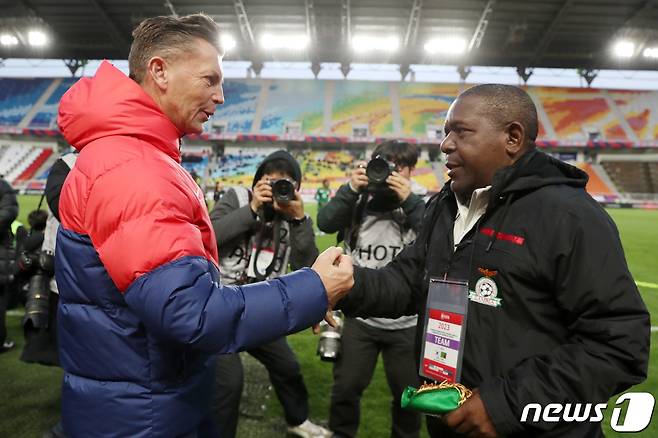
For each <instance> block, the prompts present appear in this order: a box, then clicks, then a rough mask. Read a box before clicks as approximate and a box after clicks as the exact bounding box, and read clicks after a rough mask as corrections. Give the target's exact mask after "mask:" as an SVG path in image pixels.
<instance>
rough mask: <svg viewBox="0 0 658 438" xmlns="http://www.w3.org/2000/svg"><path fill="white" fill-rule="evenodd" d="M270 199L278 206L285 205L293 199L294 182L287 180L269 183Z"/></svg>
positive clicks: (276, 180)
mask: <svg viewBox="0 0 658 438" xmlns="http://www.w3.org/2000/svg"><path fill="white" fill-rule="evenodd" d="M270 186H272V197H273V198H274V200H275V201H276V202H278V203H279V204H286V203H288V202H290V201H293V200H294V199H295V182H294V181H293V180H291V179H288V178H281V179H275V180H272V181H270Z"/></svg>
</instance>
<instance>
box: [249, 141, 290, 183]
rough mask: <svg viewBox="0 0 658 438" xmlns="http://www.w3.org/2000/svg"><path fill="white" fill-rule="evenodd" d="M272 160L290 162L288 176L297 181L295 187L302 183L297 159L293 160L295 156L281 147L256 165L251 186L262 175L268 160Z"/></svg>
mask: <svg viewBox="0 0 658 438" xmlns="http://www.w3.org/2000/svg"><path fill="white" fill-rule="evenodd" d="M274 160H285V161H287V162H288V163H289V164H290V169H291V170H292V174H291V175H290V176H291V177H292V179H294V180H295V181H296V182H297V187H298V188H299V186H301V184H302V169H301V168H300V167H299V163H298V162H297V160H295V158H294V157H293V156H292V155H290V153H289V152H288V151H284V150H283V149H281V150H278V151H274V152H272V153H271V154H269V155H268V156H267V157H265V159H264V160H263V162H262V163H260V166H258V169H257V170H256V174H255V175H254V181H253V183H252V184H251V186H252V187H254V186H255V185H256V183H257V182H258V181H259V180H260V179H261V178H262V177H263V169H264V168H265V165H266V164H267V163H268V162H269V161H274Z"/></svg>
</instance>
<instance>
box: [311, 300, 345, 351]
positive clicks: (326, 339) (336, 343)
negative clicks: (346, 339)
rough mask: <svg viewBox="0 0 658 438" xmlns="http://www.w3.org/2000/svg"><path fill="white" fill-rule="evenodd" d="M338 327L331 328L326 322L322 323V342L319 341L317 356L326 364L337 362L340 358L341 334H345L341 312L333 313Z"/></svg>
mask: <svg viewBox="0 0 658 438" xmlns="http://www.w3.org/2000/svg"><path fill="white" fill-rule="evenodd" d="M333 316H334V320H335V321H336V327H335V328H334V327H332V326H330V325H329V324H328V323H327V322H326V321H322V322H321V323H320V340H319V341H318V350H317V355H318V356H320V360H322V361H325V362H336V361H337V360H338V357H339V356H340V345H341V334H342V332H343V319H342V313H341V312H340V310H334V311H333Z"/></svg>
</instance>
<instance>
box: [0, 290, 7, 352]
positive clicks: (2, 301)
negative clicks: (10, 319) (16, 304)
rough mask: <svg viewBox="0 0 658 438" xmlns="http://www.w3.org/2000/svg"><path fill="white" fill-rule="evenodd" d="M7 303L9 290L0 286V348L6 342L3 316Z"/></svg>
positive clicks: (5, 327) (5, 312)
mask: <svg viewBox="0 0 658 438" xmlns="http://www.w3.org/2000/svg"><path fill="white" fill-rule="evenodd" d="M8 302H9V288H8V287H7V286H5V285H0V348H2V344H4V343H5V341H6V340H7V326H6V321H5V315H6V314H7V303H8Z"/></svg>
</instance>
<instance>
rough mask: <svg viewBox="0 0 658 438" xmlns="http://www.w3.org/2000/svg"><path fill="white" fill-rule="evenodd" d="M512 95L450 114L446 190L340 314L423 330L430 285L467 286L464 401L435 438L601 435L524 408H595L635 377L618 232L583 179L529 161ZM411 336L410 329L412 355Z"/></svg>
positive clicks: (522, 98)
mask: <svg viewBox="0 0 658 438" xmlns="http://www.w3.org/2000/svg"><path fill="white" fill-rule="evenodd" d="M537 131H538V123H537V112H536V109H535V107H534V104H533V103H532V100H531V99H530V97H529V96H528V95H527V94H526V93H525V92H524V91H523V90H522V89H520V88H517V87H513V86H506V85H480V86H476V87H473V88H471V89H469V90H466V91H465V92H464V93H462V94H461V95H460V96H459V97H458V98H457V100H455V102H453V104H452V105H451V107H450V110H449V111H448V116H447V119H446V123H445V134H446V137H445V139H444V140H443V142H442V145H441V149H442V151H443V152H444V153H446V154H447V157H448V161H447V167H448V169H449V173H448V175H449V177H450V178H451V180H450V182H449V183H448V184H446V186H445V187H444V188H443V190H442V191H441V192H440V193H439V194H437V195H436V196H434V197H433V198H432V199H431V200H430V201H429V202H428V205H427V207H426V211H425V215H424V218H423V227H422V230H421V233H420V235H419V237H418V239H417V240H416V242H415V244H414V245H412V246H410V247H407V248H406V249H405V250H403V251H402V253H400V254H399V255H398V257H397V258H396V259H395V260H393V261H392V262H391V263H390V264H389V265H387V266H386V267H385V268H382V269H379V270H370V269H363V268H355V285H354V289H353V290H352V292H351V293H350V294H349V295H348V296H347V297H346V298H345V299H343V300H342V301H341V302H340V303H339V307H340V308H342V309H343V311H345V312H346V313H347V314H351V315H358V316H385V317H396V316H399V315H404V314H413V313H416V312H418V314H419V327H420V328H421V329H422V328H423V326H422V325H421V324H422V321H424V319H425V313H426V300H427V294H428V285H429V281H430V279H431V278H432V279H436V278H448V279H465V280H467V281H468V288H469V292H468V297H469V302H468V318H467V323H466V334H465V342H464V356H463V364H462V374H461V383H463V384H464V385H466V386H467V387H470V388H472V389H474V390H475V391H474V395H473V396H472V397H471V398H469V399H468V400H467V401H466V402H465V403H464V404H463V405H461V406H460V407H459V408H458V409H456V410H454V411H452V412H451V413H450V414H448V415H445V416H444V417H443V419H442V420H437V419H436V418H435V417H428V429H429V431H430V434H431V435H432V436H434V437H439V436H441V437H450V436H461V435H467V436H484V437H493V436H496V435H505V436H541V437H565V436H568V437H572V436H573V437H585V436H587V437H592V436H602V432H601V426H600V423H597V422H580V423H578V422H564V421H560V422H545V421H543V420H541V419H540V421H539V422H523V423H522V422H521V421H520V419H521V416H522V412H523V409H524V407H525V406H526V405H527V404H529V403H538V404H540V405H542V406H546V405H547V404H549V403H606V402H607V401H608V399H609V398H610V397H611V396H612V395H613V394H615V393H618V392H620V391H623V390H625V389H627V388H629V387H630V386H631V385H634V384H637V383H640V382H642V381H643V380H644V379H645V378H646V373H647V366H648V358H649V332H650V323H649V314H648V312H647V309H646V306H645V305H644V303H643V301H642V299H641V297H640V295H639V292H638V290H637V287H636V286H635V283H634V281H633V278H632V277H631V274H630V273H629V271H628V267H627V265H626V260H625V258H624V253H623V250H622V246H621V242H620V239H619V234H618V232H617V229H616V227H615V224H614V223H613V221H612V220H611V219H610V217H609V216H608V215H607V214H606V212H605V211H604V210H603V209H602V208H601V207H600V206H599V205H598V204H597V203H596V202H595V201H594V200H593V199H592V198H591V197H590V196H589V195H588V194H587V193H586V191H585V185H586V183H587V176H586V174H585V173H584V172H582V171H580V170H578V169H576V168H575V167H572V166H569V165H567V164H565V163H562V162H560V161H558V160H555V159H553V158H551V157H549V156H547V155H545V154H543V153H541V152H538V151H536V150H535V143H534V141H535V138H536V136H537ZM422 337H423V331H422V330H420V329H419V330H418V332H417V339H416V347H417V353H418V354H420V346H421V342H422V340H423V338H422Z"/></svg>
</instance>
